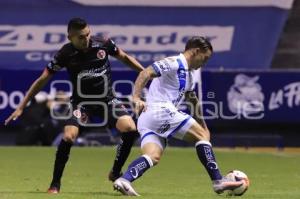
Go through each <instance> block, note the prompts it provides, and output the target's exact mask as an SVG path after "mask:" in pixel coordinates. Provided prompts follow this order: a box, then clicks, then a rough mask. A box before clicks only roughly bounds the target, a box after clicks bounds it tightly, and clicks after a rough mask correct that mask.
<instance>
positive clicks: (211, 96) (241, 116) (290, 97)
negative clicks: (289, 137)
mask: <svg viewBox="0 0 300 199" xmlns="http://www.w3.org/2000/svg"><path fill="white" fill-rule="evenodd" d="M202 81H203V83H202V84H203V87H202V88H203V103H204V104H203V106H204V114H205V116H206V120H212V121H219V122H223V123H230V122H232V121H234V122H237V121H247V122H255V123H299V122H300V118H299V114H300V71H262V72H249V71H227V72H226V71H225V72H224V71H223V72H217V71H206V72H204V73H203V75H202Z"/></svg>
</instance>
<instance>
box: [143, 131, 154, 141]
mask: <svg viewBox="0 0 300 199" xmlns="http://www.w3.org/2000/svg"><path fill="white" fill-rule="evenodd" d="M148 135H156V133H154V132H148V133H146V134H144V135H143V137H142V138H141V141H143V139H144V138H145V137H147V136H148Z"/></svg>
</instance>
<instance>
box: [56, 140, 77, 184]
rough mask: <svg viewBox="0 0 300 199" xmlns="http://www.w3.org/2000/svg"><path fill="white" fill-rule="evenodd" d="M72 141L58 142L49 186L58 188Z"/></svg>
mask: <svg viewBox="0 0 300 199" xmlns="http://www.w3.org/2000/svg"><path fill="white" fill-rule="evenodd" d="M72 145H73V143H69V142H66V141H65V140H63V139H62V140H61V142H60V144H59V145H58V148H57V151H56V158H55V163H54V171H53V178H52V182H51V186H55V187H57V186H58V188H59V186H60V180H61V177H62V174H63V171H64V168H65V165H66V163H67V161H68V159H69V154H70V150H71V147H72Z"/></svg>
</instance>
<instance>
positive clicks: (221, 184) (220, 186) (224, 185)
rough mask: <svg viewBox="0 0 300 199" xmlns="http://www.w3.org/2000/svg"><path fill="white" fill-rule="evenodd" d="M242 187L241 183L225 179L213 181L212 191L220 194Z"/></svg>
mask: <svg viewBox="0 0 300 199" xmlns="http://www.w3.org/2000/svg"><path fill="white" fill-rule="evenodd" d="M242 185H243V181H234V180H231V179H229V178H226V177H223V178H222V179H221V180H215V181H213V189H214V191H215V192H216V193H217V194H221V193H223V192H224V191H226V190H233V189H236V188H238V187H240V186H242Z"/></svg>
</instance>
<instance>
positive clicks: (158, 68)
mask: <svg viewBox="0 0 300 199" xmlns="http://www.w3.org/2000/svg"><path fill="white" fill-rule="evenodd" d="M152 67H153V69H154V71H155V72H156V73H157V75H158V76H159V77H157V78H154V79H153V81H152V82H151V85H150V88H149V92H148V95H147V96H146V97H147V98H146V101H147V104H155V103H172V104H173V105H174V106H177V105H179V104H180V103H181V102H182V101H183V99H184V93H185V92H186V91H192V90H193V89H194V87H195V82H194V81H195V80H194V79H195V78H194V77H193V70H188V63H187V61H186V58H185V57H184V55H183V54H179V55H177V56H172V57H167V58H165V59H163V60H160V61H156V62H154V63H153V64H152Z"/></svg>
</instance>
